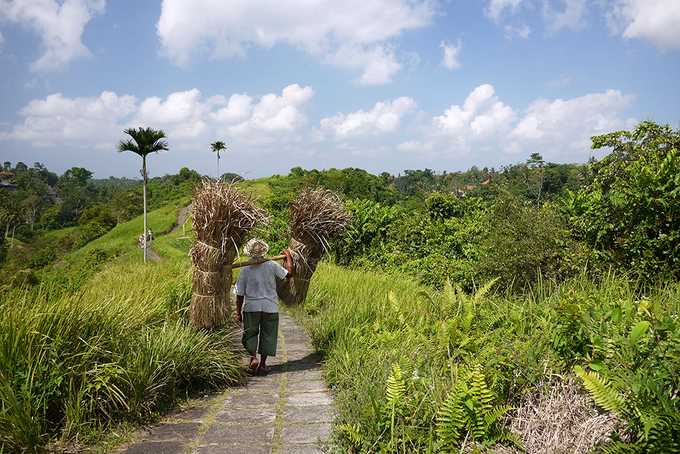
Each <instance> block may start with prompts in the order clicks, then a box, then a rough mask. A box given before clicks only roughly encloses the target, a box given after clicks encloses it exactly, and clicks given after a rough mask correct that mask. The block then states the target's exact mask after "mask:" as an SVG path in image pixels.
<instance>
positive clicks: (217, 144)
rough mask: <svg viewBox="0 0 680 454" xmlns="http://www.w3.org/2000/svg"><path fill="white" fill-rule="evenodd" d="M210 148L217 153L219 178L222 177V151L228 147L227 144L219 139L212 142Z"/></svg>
mask: <svg viewBox="0 0 680 454" xmlns="http://www.w3.org/2000/svg"><path fill="white" fill-rule="evenodd" d="M210 148H211V149H212V151H213V152H215V153H217V179H218V180H219V179H220V151H222V150H226V149H227V144H226V143H224V142H222V141H221V140H218V141H217V142H213V143H211V144H210Z"/></svg>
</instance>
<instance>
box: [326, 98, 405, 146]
mask: <svg viewBox="0 0 680 454" xmlns="http://www.w3.org/2000/svg"><path fill="white" fill-rule="evenodd" d="M415 106H416V102H415V101H414V100H413V99H412V98H409V97H405V96H402V97H400V98H397V99H395V100H393V101H385V102H378V103H376V104H375V106H373V108H371V109H370V110H368V111H364V110H358V111H356V112H351V113H347V114H346V113H339V114H337V115H335V116H332V117H327V118H322V119H321V122H320V124H321V130H322V131H324V132H326V133H328V134H330V135H332V136H334V137H336V138H340V139H345V138H349V137H356V136H365V135H376V134H382V133H389V132H394V131H395V130H396V129H397V128H398V127H399V125H400V123H401V120H402V118H403V116H404V115H405V114H407V113H408V112H410V111H412V110H413V109H414V108H415Z"/></svg>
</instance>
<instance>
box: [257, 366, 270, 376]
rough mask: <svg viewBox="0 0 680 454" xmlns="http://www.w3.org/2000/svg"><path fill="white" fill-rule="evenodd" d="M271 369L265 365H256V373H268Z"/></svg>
mask: <svg viewBox="0 0 680 454" xmlns="http://www.w3.org/2000/svg"><path fill="white" fill-rule="evenodd" d="M271 371H272V370H271V369H270V368H269V367H267V366H258V367H257V375H268V374H269V372H271Z"/></svg>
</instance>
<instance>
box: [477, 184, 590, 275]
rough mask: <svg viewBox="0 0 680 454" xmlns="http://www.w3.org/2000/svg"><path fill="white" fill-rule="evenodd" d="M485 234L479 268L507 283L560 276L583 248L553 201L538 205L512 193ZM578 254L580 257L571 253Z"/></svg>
mask: <svg viewBox="0 0 680 454" xmlns="http://www.w3.org/2000/svg"><path fill="white" fill-rule="evenodd" d="M484 225H485V231H484V233H483V234H482V241H481V251H480V263H479V272H480V274H481V275H482V277H483V278H486V279H490V278H494V277H498V278H499V280H500V283H501V284H503V285H504V286H514V287H520V288H521V287H524V286H526V285H528V284H529V285H531V284H533V283H535V282H537V281H538V280H539V278H541V277H542V278H545V279H552V280H560V279H563V278H564V277H566V275H567V274H568V273H569V272H570V271H571V269H573V267H569V266H567V263H569V260H572V261H578V259H579V258H581V256H582V254H583V251H582V250H581V249H579V248H578V245H577V243H576V242H574V241H572V240H571V238H570V235H569V232H568V230H567V229H566V228H565V226H564V225H563V222H562V220H561V219H560V217H559V216H558V213H557V211H556V210H555V209H554V208H553V207H552V206H551V205H543V206H542V207H540V208H536V207H534V206H533V205H531V204H529V203H528V202H526V201H523V200H521V199H519V198H517V197H515V196H512V195H510V194H507V193H506V194H504V195H502V196H501V197H499V199H498V200H496V202H495V203H494V205H493V208H492V209H491V211H490V212H489V215H488V217H487V218H486V222H484ZM571 255H576V257H570V256H571Z"/></svg>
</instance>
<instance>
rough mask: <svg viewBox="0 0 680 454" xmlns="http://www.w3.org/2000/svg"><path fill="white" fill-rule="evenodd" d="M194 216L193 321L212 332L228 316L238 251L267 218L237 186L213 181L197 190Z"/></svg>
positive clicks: (192, 256)
mask: <svg viewBox="0 0 680 454" xmlns="http://www.w3.org/2000/svg"><path fill="white" fill-rule="evenodd" d="M191 212H192V220H193V227H194V231H195V232H196V242H195V243H194V245H193V246H192V248H191V250H190V251H189V255H190V256H191V260H192V262H193V265H194V267H193V281H192V284H193V286H192V289H193V293H192V296H191V307H190V319H191V323H192V324H193V325H194V326H195V327H196V328H199V329H213V328H216V327H217V326H219V325H220V324H222V322H223V321H224V320H225V318H227V317H228V316H229V312H230V306H231V305H230V304H229V303H230V301H229V289H230V288H231V264H232V263H233V262H234V259H235V258H236V255H237V254H238V249H239V248H240V247H241V245H242V243H243V240H244V239H245V236H246V235H247V233H248V232H249V231H250V230H252V229H253V228H254V227H255V226H256V225H257V224H258V223H263V222H266V221H268V217H267V214H266V212H265V211H264V210H262V209H261V208H258V207H256V206H255V204H254V203H253V200H252V199H251V198H250V197H249V196H247V195H246V194H244V193H242V192H240V191H239V190H238V189H236V187H235V186H234V185H232V184H224V183H220V182H217V181H212V180H204V181H203V183H202V184H201V186H199V188H198V189H197V190H196V192H195V194H194V199H193V202H192V208H191ZM225 265H226V266H225Z"/></svg>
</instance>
